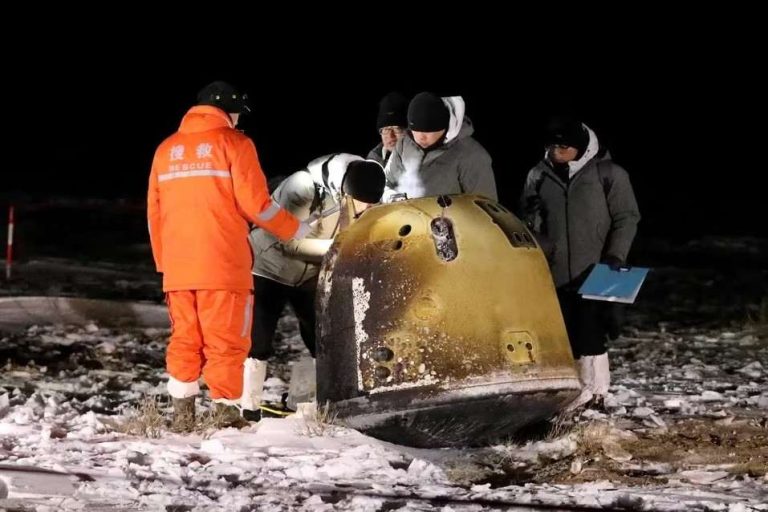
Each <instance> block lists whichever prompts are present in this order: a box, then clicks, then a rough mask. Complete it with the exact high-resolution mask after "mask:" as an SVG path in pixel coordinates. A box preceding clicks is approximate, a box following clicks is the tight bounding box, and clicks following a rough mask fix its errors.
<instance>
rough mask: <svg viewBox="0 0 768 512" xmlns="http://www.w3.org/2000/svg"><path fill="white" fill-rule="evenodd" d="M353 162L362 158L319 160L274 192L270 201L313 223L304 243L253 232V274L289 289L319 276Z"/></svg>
mask: <svg viewBox="0 0 768 512" xmlns="http://www.w3.org/2000/svg"><path fill="white" fill-rule="evenodd" d="M352 160H362V158H360V157H359V156H357V155H350V154H347V153H340V154H336V155H326V156H323V157H320V158H317V159H315V160H313V161H312V162H310V163H309V165H307V168H306V169H302V170H301V171H298V172H295V173H293V174H291V175H290V176H289V177H288V178H286V179H285V180H284V181H283V182H282V183H281V184H280V185H279V186H278V187H277V189H275V192H274V193H273V194H272V199H273V200H274V201H276V202H277V203H278V204H279V205H280V206H282V207H283V208H285V209H287V210H288V211H289V212H291V213H292V214H293V215H295V216H296V218H297V219H299V220H300V221H304V220H307V219H309V218H310V217H314V218H317V220H316V221H315V222H314V224H313V225H312V231H311V232H310V233H309V235H307V237H306V238H304V239H302V240H292V241H290V242H286V243H282V242H280V240H278V239H277V238H276V237H274V236H273V235H272V234H270V233H268V232H267V231H265V230H263V229H259V228H256V229H254V230H253V231H251V233H250V235H249V240H250V242H251V249H252V250H253V256H254V263H253V273H254V274H256V275H258V276H261V277H266V278H268V279H272V280H273V281H277V282H279V283H283V284H287V285H289V286H299V285H301V284H303V283H305V282H307V281H308V280H310V279H313V278H315V277H317V275H318V273H319V271H320V264H321V263H322V261H323V256H324V255H325V253H326V252H327V251H328V249H329V248H330V246H331V243H332V242H333V236H334V235H335V234H336V231H337V228H338V224H339V208H338V204H339V197H340V187H341V181H342V179H343V177H344V173H345V172H346V169H347V164H348V163H349V162H350V161H352ZM326 162H327V166H326V171H327V172H326V173H325V175H324V173H323V165H324V164H325V163H326Z"/></svg>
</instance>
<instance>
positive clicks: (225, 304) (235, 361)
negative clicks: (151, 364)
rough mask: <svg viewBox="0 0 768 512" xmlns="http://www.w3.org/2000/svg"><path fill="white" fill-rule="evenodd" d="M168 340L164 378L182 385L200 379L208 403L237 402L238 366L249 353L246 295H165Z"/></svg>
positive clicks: (240, 381)
mask: <svg viewBox="0 0 768 512" xmlns="http://www.w3.org/2000/svg"><path fill="white" fill-rule="evenodd" d="M166 300H167V302H168V313H169V315H170V317H171V339H170V341H169V343H168V351H167V353H166V358H165V361H166V366H167V369H168V373H169V374H170V375H171V376H172V377H173V378H174V379H177V380H179V381H181V382H190V383H191V382H197V379H198V378H200V375H202V376H203V378H204V379H205V382H206V384H208V388H209V389H210V395H211V398H212V399H216V398H226V399H230V400H234V399H239V398H240V396H241V395H242V394H243V363H244V362H245V359H246V357H248V351H249V350H250V348H251V320H252V318H251V315H252V310H253V294H252V292H251V291H250V290H180V291H173V292H168V293H167V295H166Z"/></svg>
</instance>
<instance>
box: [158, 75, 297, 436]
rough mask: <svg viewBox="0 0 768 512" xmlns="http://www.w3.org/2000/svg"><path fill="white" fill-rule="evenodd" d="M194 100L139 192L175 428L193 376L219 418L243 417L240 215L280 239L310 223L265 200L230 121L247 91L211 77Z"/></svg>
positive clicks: (244, 275) (244, 230) (186, 406)
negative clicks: (163, 315)
mask: <svg viewBox="0 0 768 512" xmlns="http://www.w3.org/2000/svg"><path fill="white" fill-rule="evenodd" d="M197 100H198V101H197V105H195V106H193V107H192V108H191V109H190V110H189V111H188V112H187V113H186V114H185V115H184V118H183V119H182V121H181V125H180V127H179V130H178V131H177V132H176V133H174V134H173V135H171V136H170V137H168V138H166V139H165V140H164V141H163V142H162V143H161V144H160V146H158V148H157V150H156V151H155V156H154V160H153V162H152V171H151V173H150V178H149V191H148V197H147V216H148V220H149V233H150V239H151V243H152V253H153V256H154V259H155V264H156V266H157V270H158V272H161V273H162V274H163V291H164V292H166V301H167V304H168V312H169V315H170V317H171V326H172V327H171V337H170V341H169V343H168V350H167V354H166V364H167V370H168V374H169V380H168V393H169V394H170V395H171V397H172V399H173V406H174V419H173V426H174V427H176V428H177V429H182V430H183V429H185V428H190V427H191V425H192V424H193V422H194V415H195V397H196V396H197V394H198V393H199V385H198V379H199V378H200V376H201V375H202V377H203V378H204V379H205V382H206V384H207V385H208V387H209V389H210V396H211V399H212V400H213V402H214V406H215V409H216V414H217V417H218V418H219V419H220V420H221V424H222V425H227V424H229V425H236V426H239V425H242V424H243V420H242V419H241V417H240V409H239V408H238V407H237V404H239V401H240V397H241V395H242V391H243V362H244V361H245V359H246V357H247V356H248V351H249V349H250V346H251V311H252V309H253V305H252V301H253V292H252V289H253V278H252V276H251V268H252V267H253V256H252V254H251V250H250V246H249V243H248V232H249V227H250V226H249V223H251V224H254V225H256V226H257V227H260V228H262V229H264V230H266V231H269V232H270V233H272V234H273V235H275V236H276V237H277V238H278V239H280V240H283V241H288V240H291V239H301V238H303V237H304V236H305V235H306V234H307V233H308V232H309V229H310V228H309V226H308V225H307V224H303V223H300V222H299V221H298V220H297V219H296V218H295V217H294V216H293V215H291V214H290V213H289V212H287V211H286V210H284V209H283V208H281V207H280V206H279V205H278V204H277V203H275V202H274V201H272V199H271V197H270V194H269V191H268V190H267V182H266V178H265V176H264V173H263V171H262V169H261V165H260V163H259V158H258V154H257V152H256V146H255V145H254V143H253V141H252V140H251V139H250V138H249V137H247V136H246V135H245V134H243V133H242V132H240V131H238V130H236V129H235V127H236V126H237V122H238V120H239V117H240V115H241V114H244V113H247V112H249V111H250V108H249V106H248V103H247V96H246V95H244V94H241V93H240V92H239V91H238V90H237V89H235V88H234V87H233V86H232V85H230V84H228V83H226V82H221V81H217V82H213V83H211V84H209V85H207V86H206V87H204V88H203V89H202V90H201V91H200V92H199V93H198V97H197Z"/></svg>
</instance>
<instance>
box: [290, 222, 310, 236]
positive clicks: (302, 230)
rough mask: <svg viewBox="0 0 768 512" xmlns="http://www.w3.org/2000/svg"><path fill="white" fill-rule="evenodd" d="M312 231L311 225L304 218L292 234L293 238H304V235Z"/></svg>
mask: <svg viewBox="0 0 768 512" xmlns="http://www.w3.org/2000/svg"><path fill="white" fill-rule="evenodd" d="M311 231H312V225H311V224H310V221H309V220H305V221H303V222H300V223H299V229H297V230H296V233H295V234H294V235H293V239H294V240H301V239H303V238H306V236H307V235H308V234H309V233H310V232H311Z"/></svg>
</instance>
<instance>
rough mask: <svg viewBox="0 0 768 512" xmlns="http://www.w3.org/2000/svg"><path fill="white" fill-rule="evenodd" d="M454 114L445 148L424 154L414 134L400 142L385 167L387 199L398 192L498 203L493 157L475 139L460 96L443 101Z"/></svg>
mask: <svg viewBox="0 0 768 512" xmlns="http://www.w3.org/2000/svg"><path fill="white" fill-rule="evenodd" d="M442 99H443V103H445V105H446V106H447V107H448V110H449V112H450V121H449V125H448V131H447V132H446V137H445V142H444V143H443V145H442V146H440V147H439V148H436V149H432V150H431V151H428V152H426V153H425V152H424V150H423V149H421V147H419V145H418V144H416V142H415V141H414V140H413V137H412V136H411V134H410V133H408V134H406V135H405V137H403V138H402V139H400V140H399V141H398V142H397V145H396V146H395V150H394V151H393V152H392V155H391V156H390V157H389V162H387V166H386V167H385V168H384V173H385V175H386V178H387V181H386V186H387V189H388V190H387V191H385V200H386V198H387V197H390V196H391V195H392V194H394V193H406V194H407V195H408V198H410V199H413V198H417V197H427V196H437V195H441V194H479V195H482V196H485V197H487V198H489V199H493V200H497V199H498V197H497V193H496V180H495V178H494V176H493V168H492V166H491V156H490V155H489V154H488V152H487V151H486V150H485V148H483V146H481V145H480V143H479V142H477V141H476V140H475V139H473V138H472V133H474V131H475V130H474V128H473V126H472V121H470V120H469V118H467V117H466V116H465V115H464V100H463V99H462V98H461V97H460V96H452V97H449V98H442Z"/></svg>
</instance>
